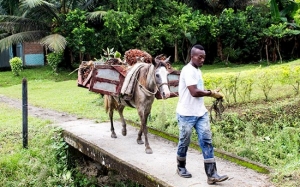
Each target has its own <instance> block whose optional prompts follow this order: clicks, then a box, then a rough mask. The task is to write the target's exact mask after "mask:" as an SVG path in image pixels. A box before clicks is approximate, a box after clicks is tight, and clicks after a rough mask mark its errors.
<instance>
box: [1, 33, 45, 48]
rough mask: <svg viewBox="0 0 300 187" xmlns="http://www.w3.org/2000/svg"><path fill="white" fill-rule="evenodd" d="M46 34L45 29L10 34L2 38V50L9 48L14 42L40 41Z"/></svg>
mask: <svg viewBox="0 0 300 187" xmlns="http://www.w3.org/2000/svg"><path fill="white" fill-rule="evenodd" d="M45 35H46V32H43V31H29V32H21V33H17V34H13V35H10V36H8V37H6V38H3V39H1V40H0V51H3V50H5V49H8V48H9V47H10V46H11V45H13V44H18V43H23V42H38V41H39V40H40V39H41V38H43V37H44V36H45Z"/></svg>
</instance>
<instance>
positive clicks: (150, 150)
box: [145, 148, 153, 154]
mask: <svg viewBox="0 0 300 187" xmlns="http://www.w3.org/2000/svg"><path fill="white" fill-rule="evenodd" d="M145 152H146V153H147V154H152V153H153V151H152V149H151V148H146V149H145Z"/></svg>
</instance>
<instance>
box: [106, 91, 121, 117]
mask: <svg viewBox="0 0 300 187" xmlns="http://www.w3.org/2000/svg"><path fill="white" fill-rule="evenodd" d="M104 109H105V112H106V113H107V112H108V111H111V110H117V109H118V102H117V101H116V100H115V99H114V98H113V96H110V95H104Z"/></svg>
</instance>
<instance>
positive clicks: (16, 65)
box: [9, 57, 23, 76]
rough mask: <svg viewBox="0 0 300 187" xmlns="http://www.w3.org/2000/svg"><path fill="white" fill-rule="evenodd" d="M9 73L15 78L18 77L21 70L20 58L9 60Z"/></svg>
mask: <svg viewBox="0 0 300 187" xmlns="http://www.w3.org/2000/svg"><path fill="white" fill-rule="evenodd" d="M9 64H10V67H11V71H12V73H13V74H14V75H15V76H19V73H20V72H21V71H22V69H23V61H22V59H21V58H20V57H14V58H12V59H10V60H9Z"/></svg>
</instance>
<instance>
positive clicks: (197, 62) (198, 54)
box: [191, 44, 206, 67]
mask: <svg viewBox="0 0 300 187" xmlns="http://www.w3.org/2000/svg"><path fill="white" fill-rule="evenodd" d="M205 56H206V54H205V50H204V47H203V46H202V45H199V44H196V45H194V46H193V47H192V49H191V63H192V65H193V66H194V67H202V66H203V63H204V60H205Z"/></svg>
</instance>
